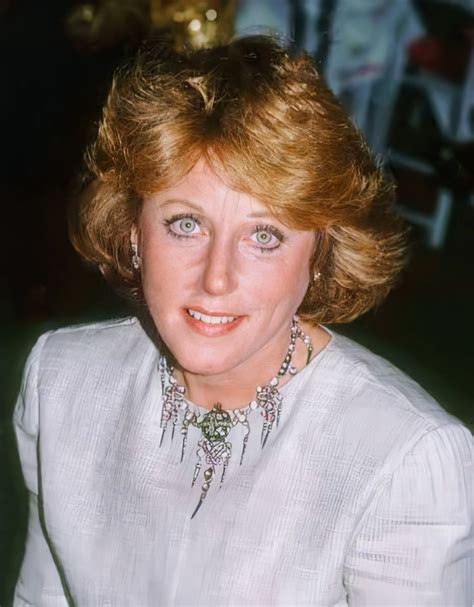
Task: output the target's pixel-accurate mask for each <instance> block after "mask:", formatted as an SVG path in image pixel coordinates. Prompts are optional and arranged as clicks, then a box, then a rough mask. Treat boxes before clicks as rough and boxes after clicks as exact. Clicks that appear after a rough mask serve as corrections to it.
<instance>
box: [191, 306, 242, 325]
mask: <svg viewBox="0 0 474 607" xmlns="http://www.w3.org/2000/svg"><path fill="white" fill-rule="evenodd" d="M188 312H189V314H190V316H192V317H193V318H195V319H196V320H200V321H201V322H207V323H208V324H210V325H218V324H221V323H226V322H232V321H233V320H235V319H236V316H208V315H207V314H201V312H196V310H191V309H189V310H188Z"/></svg>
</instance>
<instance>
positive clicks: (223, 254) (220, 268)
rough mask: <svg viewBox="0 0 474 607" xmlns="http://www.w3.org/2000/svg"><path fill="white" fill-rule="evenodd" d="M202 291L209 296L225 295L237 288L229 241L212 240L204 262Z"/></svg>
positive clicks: (233, 260)
mask: <svg viewBox="0 0 474 607" xmlns="http://www.w3.org/2000/svg"><path fill="white" fill-rule="evenodd" d="M203 286H204V290H205V291H206V292H207V293H209V294H210V295H226V294H227V293H232V291H234V290H235V288H236V287H237V274H236V267H235V254H234V246H233V243H232V241H231V239H225V238H219V237H216V238H213V239H212V240H211V241H210V242H209V246H208V250H207V255H206V258H205V260H204V272H203Z"/></svg>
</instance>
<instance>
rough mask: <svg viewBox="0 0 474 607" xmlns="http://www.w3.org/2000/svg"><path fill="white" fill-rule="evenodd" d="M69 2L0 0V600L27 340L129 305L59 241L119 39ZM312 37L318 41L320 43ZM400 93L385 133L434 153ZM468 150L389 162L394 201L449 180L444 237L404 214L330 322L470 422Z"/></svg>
mask: <svg viewBox="0 0 474 607" xmlns="http://www.w3.org/2000/svg"><path fill="white" fill-rule="evenodd" d="M76 4H77V2H73V1H71V0H49V1H48V2H35V1H30V2H28V1H26V0H23V1H21V0H18V1H13V0H12V1H11V2H3V3H0V49H1V52H0V57H1V71H0V74H1V82H2V86H1V94H0V119H1V143H2V145H1V152H0V154H1V162H0V199H1V208H2V238H1V241H2V245H3V247H2V255H1V262H0V263H1V272H2V274H1V275H2V280H1V282H0V310H1V321H0V379H1V386H2V389H1V391H0V465H1V468H0V604H8V603H7V601H8V597H9V596H10V593H11V589H12V583H13V581H14V579H15V577H16V575H17V571H18V566H19V563H20V561H21V554H22V547H23V543H24V534H25V524H26V523H25V521H26V503H25V490H24V487H23V483H22V480H21V474H20V471H19V464H18V461H17V456H16V451H15V446H14V440H13V436H12V432H11V421H10V420H11V415H12V410H13V406H14V401H15V397H16V393H17V391H18V388H19V382H20V379H21V372H22V367H23V364H24V361H25V358H26V356H27V354H28V351H29V349H30V348H31V346H32V344H33V343H34V341H35V339H36V338H37V336H38V335H39V334H41V333H42V332H44V331H45V330H47V329H50V328H54V327H59V326H64V325H66V324H73V323H80V322H87V321H89V320H96V319H102V318H110V317H112V316H121V315H126V314H129V313H130V309H129V308H128V307H127V304H126V303H125V302H123V301H121V300H120V299H119V298H118V297H116V296H115V295H114V294H113V293H112V292H111V291H110V289H109V288H108V287H107V286H106V285H105V283H104V281H103V279H102V277H101V276H100V275H98V273H96V272H94V271H93V270H91V269H90V268H87V267H86V266H85V265H84V264H83V263H82V262H81V260H80V259H79V258H78V257H77V255H76V254H75V253H74V252H73V250H72V247H71V245H70V243H69V241H68V236H67V220H66V218H67V209H68V205H69V203H70V200H71V195H72V191H73V189H74V187H75V184H76V183H77V177H78V175H79V173H80V169H81V159H82V154H83V150H84V148H85V146H86V145H87V143H89V142H90V141H91V139H92V137H93V135H94V133H95V128H96V124H97V120H98V117H99V114H100V108H101V105H102V103H103V100H104V98H105V94H106V91H107V88H108V84H109V82H110V78H111V74H112V72H113V69H114V67H115V66H116V65H117V63H119V62H120V61H121V60H122V59H123V58H124V57H125V56H126V55H127V54H129V53H130V52H131V51H132V50H133V44H128V45H127V44H121V45H116V46H112V47H110V48H108V49H102V50H97V51H96V52H84V50H80V49H78V48H77V47H75V46H74V45H73V44H72V43H71V40H70V39H69V38H68V37H67V35H66V33H65V28H64V20H65V17H66V15H67V14H68V12H69V11H70V10H71V8H73V7H74V6H75V5H76ZM326 4H328V5H331V3H326ZM330 8H331V7H330V6H328V7H327V10H329V9H330ZM325 43H326V41H325ZM320 50H321V52H322V53H323V54H324V52H325V51H324V45H323V46H322V47H320ZM414 103H416V100H415V101H413V100H412V99H411V98H410V94H409V92H408V91H403V94H402V95H401V96H400V99H399V101H398V105H397V108H398V110H397V111H396V112H395V113H394V115H395V119H394V122H393V124H392V130H391V132H392V137H391V140H392V141H396V143H397V145H399V146H400V147H402V148H403V147H404V146H405V147H407V148H408V149H410V147H411V146H413V145H414V143H417V144H418V146H419V145H420V142H424V146H423V145H422V146H421V147H422V148H423V147H424V149H422V150H421V152H420V153H421V154H423V153H424V152H426V153H427V154H428V155H429V154H431V155H432V154H433V152H436V154H435V155H439V154H438V153H439V152H440V151H442V150H443V149H446V142H445V141H444V140H443V138H442V137H441V135H440V134H439V133H438V132H437V130H436V128H435V127H434V126H433V120H432V117H431V116H430V115H429V111H428V110H426V117H425V119H424V120H423V121H421V126H418V129H419V130H418V132H417V133H416V135H415V136H414V135H413V133H412V132H411V131H410V129H409V128H408V126H407V119H406V116H407V115H408V114H409V112H410V111H411V109H412V108H413V104H414ZM443 146H444V147H443ZM453 150H454V151H453ZM471 152H472V148H470V147H469V145H468V146H465V145H463V146H461V147H459V146H458V147H456V146H454V148H453V149H452V150H451V148H450V153H451V156H450V157H449V158H450V163H451V165H452V166H454V169H453V168H452V166H451V165H450V166H451V168H450V167H448V168H446V166H445V165H442V164H438V165H436V163H435V165H436V167H437V169H436V171H435V174H434V175H433V176H431V177H426V176H424V175H420V174H417V173H416V172H413V171H406V170H404V169H400V168H398V167H393V170H394V171H395V175H396V178H397V180H398V183H399V198H400V201H402V202H404V201H405V200H408V199H409V200H411V201H413V200H415V201H416V204H417V205H419V206H420V208H424V209H426V208H428V209H429V208H430V207H432V206H433V205H434V204H435V197H436V191H437V188H438V187H439V184H440V180H443V179H444V180H445V181H446V184H447V186H448V187H450V188H451V189H452V192H453V196H454V206H453V211H452V217H451V220H450V224H449V230H448V233H447V236H446V240H445V242H444V244H443V246H442V247H441V248H438V249H432V248H429V247H427V246H426V244H425V241H424V239H423V234H422V231H421V230H420V229H419V228H416V227H414V228H413V229H412V233H411V239H412V243H413V253H412V259H411V262H410V265H409V267H408V268H407V270H406V271H405V273H404V275H403V277H402V280H401V282H400V284H399V286H398V287H397V288H396V289H395V290H394V292H393V293H392V294H391V295H390V296H389V298H388V299H387V301H386V302H385V303H384V304H383V305H382V306H380V307H379V308H378V309H377V310H375V311H373V312H371V313H370V314H368V315H366V316H365V317H363V318H361V319H360V320H358V321H357V322H355V323H352V324H351V325H349V326H346V327H339V328H337V327H336V330H338V331H341V332H344V333H345V334H347V335H349V336H351V337H353V338H354V339H356V340H357V341H359V342H360V343H363V344H365V345H367V346H368V347H370V348H371V349H372V350H374V351H375V352H377V353H379V354H381V355H382V356H384V357H386V358H388V359H389V360H390V361H392V362H393V363H394V364H396V365H397V366H399V367H400V368H402V369H403V370H405V371H406V372H407V373H409V374H410V375H411V376H412V377H414V378H415V379H416V380H417V381H418V382H419V383H421V384H422V385H423V386H424V387H425V388H426V389H427V390H428V391H429V392H431V393H432V394H433V395H434V396H435V397H436V398H437V399H438V400H439V401H440V402H441V404H442V405H443V406H444V407H445V408H447V409H448V410H449V411H450V412H452V413H453V414H454V415H456V416H458V417H459V418H461V419H462V420H463V421H464V422H465V423H466V424H468V425H470V427H471V428H473V427H474V414H473V407H472V388H471V383H472V374H473V371H474V348H473V346H472V341H473V338H474V322H473V313H472V312H473V310H474V281H473V261H474V255H473V249H474V238H473V234H474V232H473V229H474V205H473V204H470V200H471V198H470V195H471V196H472V189H471V179H472V172H471V169H470V163H472V160H471V157H472V156H474V154H472V153H471ZM460 175H461V178H460ZM2 578H3V579H2Z"/></svg>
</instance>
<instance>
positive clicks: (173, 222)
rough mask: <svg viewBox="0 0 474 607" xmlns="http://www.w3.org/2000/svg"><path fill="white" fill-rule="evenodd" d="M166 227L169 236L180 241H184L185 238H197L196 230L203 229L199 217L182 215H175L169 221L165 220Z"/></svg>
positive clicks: (187, 214) (188, 214)
mask: <svg viewBox="0 0 474 607" xmlns="http://www.w3.org/2000/svg"><path fill="white" fill-rule="evenodd" d="M164 225H165V228H166V231H167V232H168V234H170V235H171V236H174V237H175V238H177V239H178V240H182V239H183V238H192V237H193V236H195V235H196V234H197V232H196V228H200V227H201V222H200V221H199V217H198V216H197V215H193V214H190V213H180V214H179V215H173V216H172V217H170V218H169V219H165V221H164Z"/></svg>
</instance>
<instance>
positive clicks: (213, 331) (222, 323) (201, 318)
mask: <svg viewBox="0 0 474 607" xmlns="http://www.w3.org/2000/svg"><path fill="white" fill-rule="evenodd" d="M183 312H184V317H185V320H186V323H187V324H188V326H189V327H190V328H191V329H193V331H194V332H196V333H198V334H200V335H204V336H206V337H217V336H220V335H226V334H227V333H230V332H231V331H233V330H234V329H236V328H237V327H238V326H239V325H240V323H241V322H242V320H243V319H244V318H245V316H239V315H236V314H234V313H232V312H221V311H219V312H209V311H208V310H203V309H202V308H199V309H197V308H195V307H193V308H185V309H184V310H183Z"/></svg>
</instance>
